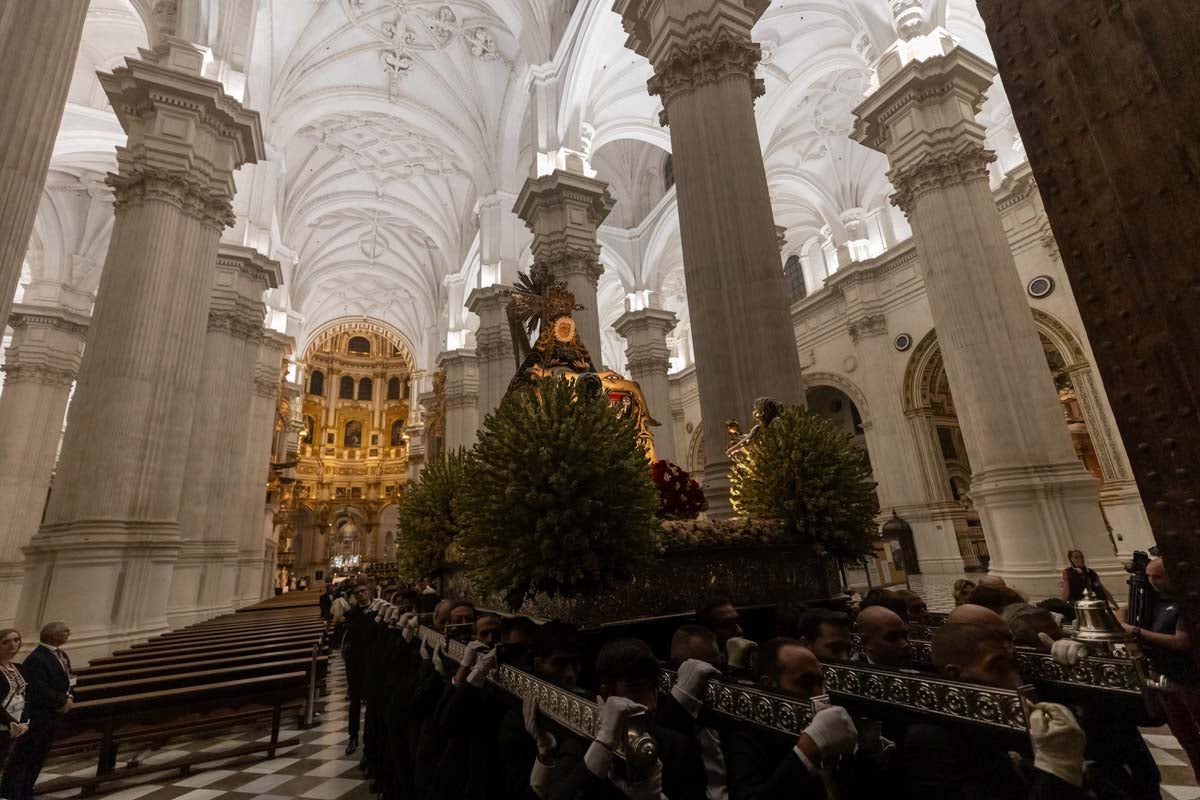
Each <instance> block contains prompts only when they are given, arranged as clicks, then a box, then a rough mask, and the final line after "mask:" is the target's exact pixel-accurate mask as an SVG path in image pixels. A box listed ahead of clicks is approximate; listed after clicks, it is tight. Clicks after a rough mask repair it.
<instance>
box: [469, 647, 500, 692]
mask: <svg viewBox="0 0 1200 800" xmlns="http://www.w3.org/2000/svg"><path fill="white" fill-rule="evenodd" d="M495 668H496V648H494V647H493V648H492V649H491V650H489V651H487V652H486V653H484V654H483V655H482V656H480V657H479V659H478V660H477V661H476V662H475V666H474V667H472V668H471V672H470V673H469V674H468V675H467V683H469V684H471V685H472V686H474V687H475V688H476V689H482V688H483V685H484V684H485V683H487V677H488V675H490V674H491V672H492V670H493V669H495Z"/></svg>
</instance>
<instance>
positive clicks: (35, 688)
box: [21, 647, 71, 714]
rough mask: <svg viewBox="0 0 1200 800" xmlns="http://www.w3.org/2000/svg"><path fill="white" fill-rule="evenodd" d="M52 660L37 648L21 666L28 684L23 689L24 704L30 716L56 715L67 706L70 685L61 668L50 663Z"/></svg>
mask: <svg viewBox="0 0 1200 800" xmlns="http://www.w3.org/2000/svg"><path fill="white" fill-rule="evenodd" d="M53 658H54V657H53V656H51V655H50V654H49V652H48V651H47V650H45V648H41V647H39V648H37V649H36V650H34V651H33V652H32V653H30V654H29V655H28V656H26V657H25V661H24V663H23V664H22V665H21V674H22V675H24V676H25V680H26V681H27V682H28V684H29V685H28V686H27V687H26V689H25V702H26V705H27V707H28V708H29V711H30V713H31V714H33V713H38V712H41V713H57V712H58V711H59V709H61V708H62V707H63V706H64V705H66V704H67V697H68V694H69V693H70V691H71V683H70V680H69V679H68V678H67V676H66V675H65V674H64V673H63V671H62V667H60V666H59V665H58V664H57V663H51V659H53Z"/></svg>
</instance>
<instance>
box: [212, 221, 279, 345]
mask: <svg viewBox="0 0 1200 800" xmlns="http://www.w3.org/2000/svg"><path fill="white" fill-rule="evenodd" d="M281 279H282V274H281V272H280V269H279V263H278V262H276V261H272V260H271V259H269V258H267V257H266V256H264V255H262V254H261V253H259V252H258V251H257V250H254V249H253V248H249V247H242V246H240V245H233V244H225V243H222V244H221V245H220V247H219V249H218V250H217V266H216V276H215V278H214V280H213V287H212V292H211V294H210V296H209V306H208V329H209V330H210V331H224V332H225V333H227V334H229V335H231V336H236V337H237V338H239V339H245V340H247V341H258V340H259V339H261V338H262V337H263V314H264V313H265V312H266V309H265V307H264V306H263V301H262V296H263V292H265V291H266V290H267V289H274V288H276V287H278V286H279V283H280V281H281Z"/></svg>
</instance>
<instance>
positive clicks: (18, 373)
mask: <svg viewBox="0 0 1200 800" xmlns="http://www.w3.org/2000/svg"><path fill="white" fill-rule="evenodd" d="M0 370H3V371H4V385H5V386H6V387H7V386H12V385H14V384H17V383H40V384H42V385H45V386H70V385H71V383H72V382H74V380H75V370H72V369H65V368H62V367H53V366H49V365H47V364H15V363H12V362H8V363H6V364H5V365H4V366H3V367H0Z"/></svg>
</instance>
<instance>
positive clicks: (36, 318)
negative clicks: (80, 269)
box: [0, 305, 88, 628]
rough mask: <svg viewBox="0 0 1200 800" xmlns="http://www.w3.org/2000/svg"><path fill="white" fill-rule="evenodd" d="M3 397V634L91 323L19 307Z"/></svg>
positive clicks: (0, 473) (73, 316) (0, 463)
mask: <svg viewBox="0 0 1200 800" xmlns="http://www.w3.org/2000/svg"><path fill="white" fill-rule="evenodd" d="M8 323H9V325H11V326H12V329H13V337H12V344H10V345H9V347H8V354H7V356H6V357H5V362H4V373H5V376H4V391H3V392H2V393H0V430H3V431H4V432H5V433H4V435H3V436H0V508H3V509H4V510H5V511H4V514H3V515H0V628H3V627H8V626H10V625H12V623H13V619H14V617H15V615H16V613H17V600H18V598H19V597H20V594H21V582H22V579H23V577H24V575H25V566H24V556H22V554H21V548H22V547H24V546H25V544H26V543H28V541H29V540H30V538H31V537H32V536H33V535H34V534H35V533H36V532H37V529H38V522H40V521H41V518H42V510H43V509H44V508H45V506H46V492H47V490H49V488H50V478H51V475H52V474H53V472H54V459H55V456H56V455H57V453H58V443H59V441H60V440H61V439H62V432H63V415H64V414H65V413H66V410H67V401H68V399H69V398H70V394H71V384H72V383H73V382H74V381H75V374H76V372H78V370H79V358H80V354H81V353H82V352H83V341H84V338H85V336H86V335H87V325H88V319H87V317H82V316H79V315H77V314H72V313H71V312H69V311H62V310H60V309H53V308H41V307H35V306H29V305H18V306H16V307H15V308H14V309H13V312H12V314H11V315H10V316H9V319H8Z"/></svg>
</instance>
